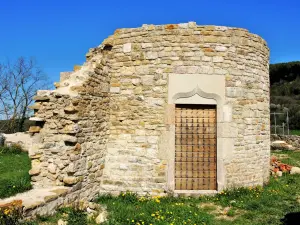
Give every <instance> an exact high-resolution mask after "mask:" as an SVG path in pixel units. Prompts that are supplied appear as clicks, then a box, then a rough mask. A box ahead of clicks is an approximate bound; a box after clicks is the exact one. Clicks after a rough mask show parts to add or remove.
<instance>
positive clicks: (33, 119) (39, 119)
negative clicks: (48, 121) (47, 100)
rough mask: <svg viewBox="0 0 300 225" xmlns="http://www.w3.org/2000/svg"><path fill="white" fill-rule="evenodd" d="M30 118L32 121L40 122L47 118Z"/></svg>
mask: <svg viewBox="0 0 300 225" xmlns="http://www.w3.org/2000/svg"><path fill="white" fill-rule="evenodd" d="M29 120H30V121H38V122H42V121H45V119H43V118H40V117H30V118H29Z"/></svg>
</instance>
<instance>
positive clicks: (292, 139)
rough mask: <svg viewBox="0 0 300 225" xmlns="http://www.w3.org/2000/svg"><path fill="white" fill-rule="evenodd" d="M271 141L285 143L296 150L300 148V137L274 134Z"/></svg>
mask: <svg viewBox="0 0 300 225" xmlns="http://www.w3.org/2000/svg"><path fill="white" fill-rule="evenodd" d="M271 141H285V142H286V143H287V144H289V145H292V146H293V147H295V148H300V136H298V135H280V134H272V135H271Z"/></svg>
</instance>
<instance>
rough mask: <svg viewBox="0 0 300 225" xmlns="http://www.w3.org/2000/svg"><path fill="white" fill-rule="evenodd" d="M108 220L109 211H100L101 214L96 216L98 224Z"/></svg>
mask: <svg viewBox="0 0 300 225" xmlns="http://www.w3.org/2000/svg"><path fill="white" fill-rule="evenodd" d="M106 220H107V212H106V211H103V212H101V213H99V215H98V216H97V217H96V219H95V222H96V224H101V223H104V222H105V221H106Z"/></svg>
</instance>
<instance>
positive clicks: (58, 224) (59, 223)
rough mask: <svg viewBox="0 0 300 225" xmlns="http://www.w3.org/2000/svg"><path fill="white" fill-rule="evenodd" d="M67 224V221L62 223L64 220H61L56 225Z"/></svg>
mask: <svg viewBox="0 0 300 225" xmlns="http://www.w3.org/2000/svg"><path fill="white" fill-rule="evenodd" d="M67 224H68V222H67V221H64V220H62V219H59V220H58V221H57V225H67Z"/></svg>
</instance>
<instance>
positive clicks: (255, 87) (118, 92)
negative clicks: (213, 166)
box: [30, 22, 270, 199]
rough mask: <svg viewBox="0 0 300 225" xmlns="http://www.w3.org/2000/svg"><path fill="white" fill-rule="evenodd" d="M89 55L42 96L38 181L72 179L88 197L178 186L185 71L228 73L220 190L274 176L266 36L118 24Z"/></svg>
mask: <svg viewBox="0 0 300 225" xmlns="http://www.w3.org/2000/svg"><path fill="white" fill-rule="evenodd" d="M86 57H87V62H86V63H85V64H84V65H83V66H82V67H81V68H76V71H75V72H73V73H72V74H70V73H63V74H62V77H61V81H60V82H59V83H56V84H55V86H56V87H57V89H56V90H54V91H40V92H39V93H38V95H37V96H36V98H35V100H36V103H35V105H34V106H33V108H34V109H35V110H36V113H35V120H36V121H37V126H36V127H32V128H31V129H30V131H31V132H32V133H39V135H40V137H41V143H39V144H38V145H36V146H34V147H33V151H32V152H33V153H32V154H31V158H32V159H33V161H32V165H33V168H32V170H31V171H30V173H31V174H32V175H33V176H32V181H33V184H34V185H35V186H49V185H50V186H51V185H66V186H71V187H73V190H74V193H80V198H83V199H84V198H92V197H94V196H95V194H96V193H99V192H101V193H103V192H110V193H119V192H120V191H126V190H130V191H134V192H138V193H140V194H145V193H150V194H162V193H165V192H172V191H174V188H173V186H172V172H170V171H172V166H173V165H172V162H173V161H172V160H174V159H172V154H173V153H174V152H173V153H172V151H173V147H172V146H173V144H174V143H173V142H174V138H173V136H174V135H173V133H172V132H173V131H174V126H175V125H174V119H172V116H173V113H174V109H175V108H174V103H172V104H171V103H170V102H169V101H168V89H169V85H170V84H169V81H170V79H172V77H175V76H182V75H184V76H187V79H189V78H190V77H191V76H196V75H199V79H200V80H201V78H203V77H205V76H206V77H207V76H211V77H215V76H218V77H221V78H222V79H216V80H222V81H224V85H223V86H225V87H224V96H221V98H222V104H221V105H219V106H218V110H219V109H220V110H219V112H218V113H220V112H222V113H221V114H220V116H219V114H218V117H220V120H219V121H218V129H219V131H218V132H220V135H219V136H218V142H220V143H223V144H222V145H221V148H220V150H219V151H220V153H221V154H219V151H218V154H219V155H218V164H220V165H223V167H222V170H221V171H220V174H221V176H220V178H218V185H219V187H218V190H217V191H220V190H222V189H223V188H227V187H232V186H253V185H262V184H263V183H264V182H266V181H268V177H269V170H268V168H269V157H270V131H269V73H268V72H269V71H268V65H269V50H268V48H267V46H266V43H265V41H264V40H263V39H261V38H260V37H259V36H257V35H254V34H251V33H249V32H248V31H247V30H244V29H239V28H228V27H220V26H199V25H196V24H195V23H193V22H190V23H185V24H178V25H177V24H170V25H162V26H154V25H144V26H143V27H141V28H135V29H118V30H116V31H115V33H114V35H112V36H110V37H109V38H108V39H106V40H104V42H103V43H102V45H100V46H99V47H97V48H93V49H90V51H89V53H88V54H87V56H86ZM199 82H200V81H199ZM200 83H201V82H200ZM183 85H184V83H183ZM194 88H196V87H191V91H193V89H194ZM196 90H198V89H196ZM200 92H201V91H196V92H195V94H199V93H200ZM219 107H221V108H219ZM250 161H251V163H249V162H250ZM219 179H220V180H219Z"/></svg>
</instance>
